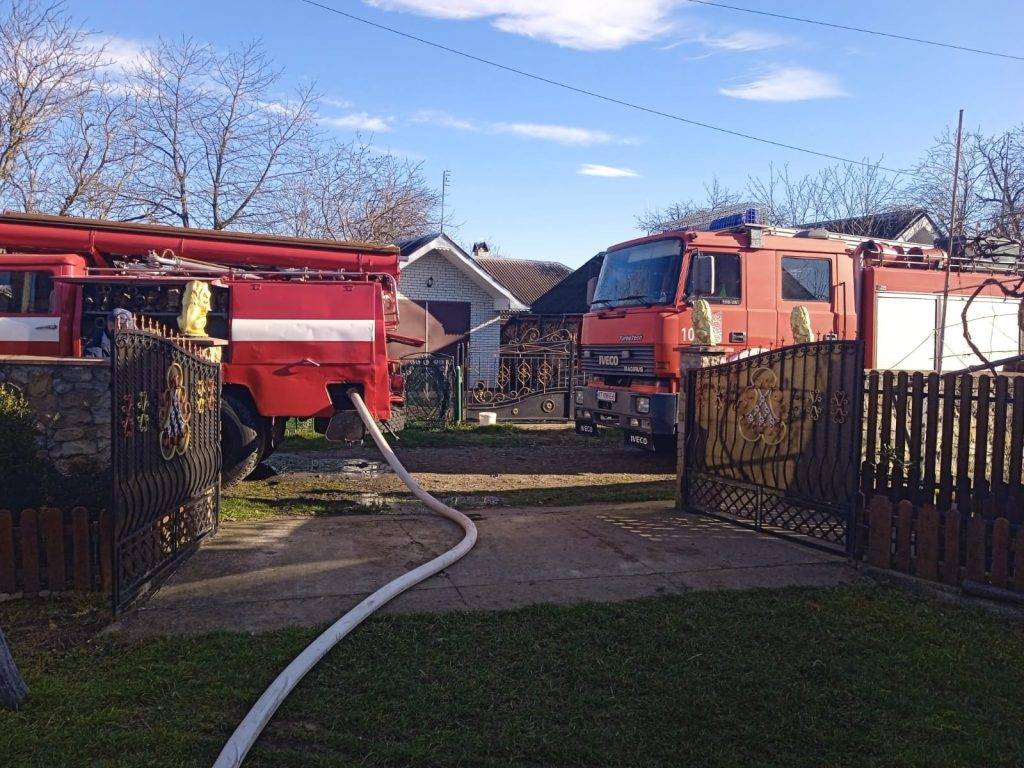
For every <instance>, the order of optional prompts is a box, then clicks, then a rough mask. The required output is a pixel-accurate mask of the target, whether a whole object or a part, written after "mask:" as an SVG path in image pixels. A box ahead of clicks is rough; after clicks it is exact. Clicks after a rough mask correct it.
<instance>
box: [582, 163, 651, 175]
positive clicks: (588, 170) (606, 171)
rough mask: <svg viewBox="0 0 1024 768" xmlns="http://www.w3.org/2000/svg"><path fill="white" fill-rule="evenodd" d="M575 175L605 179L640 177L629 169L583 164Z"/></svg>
mask: <svg viewBox="0 0 1024 768" xmlns="http://www.w3.org/2000/svg"><path fill="white" fill-rule="evenodd" d="M576 173H578V174H580V175H581V176H601V177H603V178H606V179H626V178H635V177H637V176H639V175H640V174H639V173H637V172H636V171H634V170H632V169H630V168H615V167H614V166H611V165H597V164H596V163H584V164H583V165H581V166H580V167H579V170H578V171H576Z"/></svg>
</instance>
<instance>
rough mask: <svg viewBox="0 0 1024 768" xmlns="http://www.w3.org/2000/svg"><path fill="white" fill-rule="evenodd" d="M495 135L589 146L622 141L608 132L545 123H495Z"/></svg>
mask: <svg viewBox="0 0 1024 768" xmlns="http://www.w3.org/2000/svg"><path fill="white" fill-rule="evenodd" d="M493 130H494V132H495V133H511V134H514V135H516V136H525V137H526V138H529V139H541V140H542V141H554V142H556V143H558V144H567V145H578V146H588V145H591V144H608V143H611V142H617V141H621V140H620V139H616V137H615V136H612V135H611V134H610V133H608V132H607V131H595V130H591V129H589V128H576V127H574V126H571V125H549V124H544V123H495V124H494V125H493Z"/></svg>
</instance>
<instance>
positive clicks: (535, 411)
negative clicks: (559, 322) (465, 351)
mask: <svg viewBox="0 0 1024 768" xmlns="http://www.w3.org/2000/svg"><path fill="white" fill-rule="evenodd" d="M576 365H577V359H576V340H575V336H574V334H572V333H571V332H570V331H568V330H566V329H560V330H559V331H557V332H555V333H553V334H550V335H548V336H544V337H542V338H538V339H536V340H524V341H519V342H515V343H511V344H502V345H501V346H500V347H498V354H497V356H496V357H489V358H487V359H472V360H471V361H470V363H469V365H468V366H467V367H466V375H465V386H466V410H467V411H469V412H470V413H471V414H472V413H474V412H477V413H478V412H480V411H494V412H495V413H497V414H498V419H499V420H500V421H553V420H557V419H568V418H570V417H571V415H572V411H571V408H572V404H571V402H570V400H571V398H572V390H573V386H574V383H575V378H576Z"/></svg>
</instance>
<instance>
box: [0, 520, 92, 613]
mask: <svg viewBox="0 0 1024 768" xmlns="http://www.w3.org/2000/svg"><path fill="white" fill-rule="evenodd" d="M109 522H110V521H109V519H108V516H107V513H105V512H102V513H96V512H91V511H89V510H88V509H86V508H85V507H75V508H73V509H70V510H62V509H57V508H56V507H44V508H42V509H38V510H36V509H24V510H21V511H20V512H16V511H15V512H12V511H9V510H6V509H0V595H4V594H6V595H16V594H21V595H23V596H33V595H37V594H40V593H42V592H64V591H67V590H80V591H90V590H91V591H108V590H109V589H110V583H111V573H112V570H111V561H110V556H111V551H112V550H111V547H110V539H109V534H108V531H109Z"/></svg>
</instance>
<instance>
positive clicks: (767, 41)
mask: <svg viewBox="0 0 1024 768" xmlns="http://www.w3.org/2000/svg"><path fill="white" fill-rule="evenodd" d="M699 42H701V43H702V44H704V45H706V46H707V47H708V48H717V49H719V50H722V51H738V52H748V51H767V50H768V49H769V48H778V47H780V46H783V45H786V44H787V43H789V42H790V40H789V38H787V37H783V36H782V35H774V34H772V33H771V32H762V31H760V30H757V29H741V30H739V31H737V32H730V33H728V34H724V35H701V37H700V40H699Z"/></svg>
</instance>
